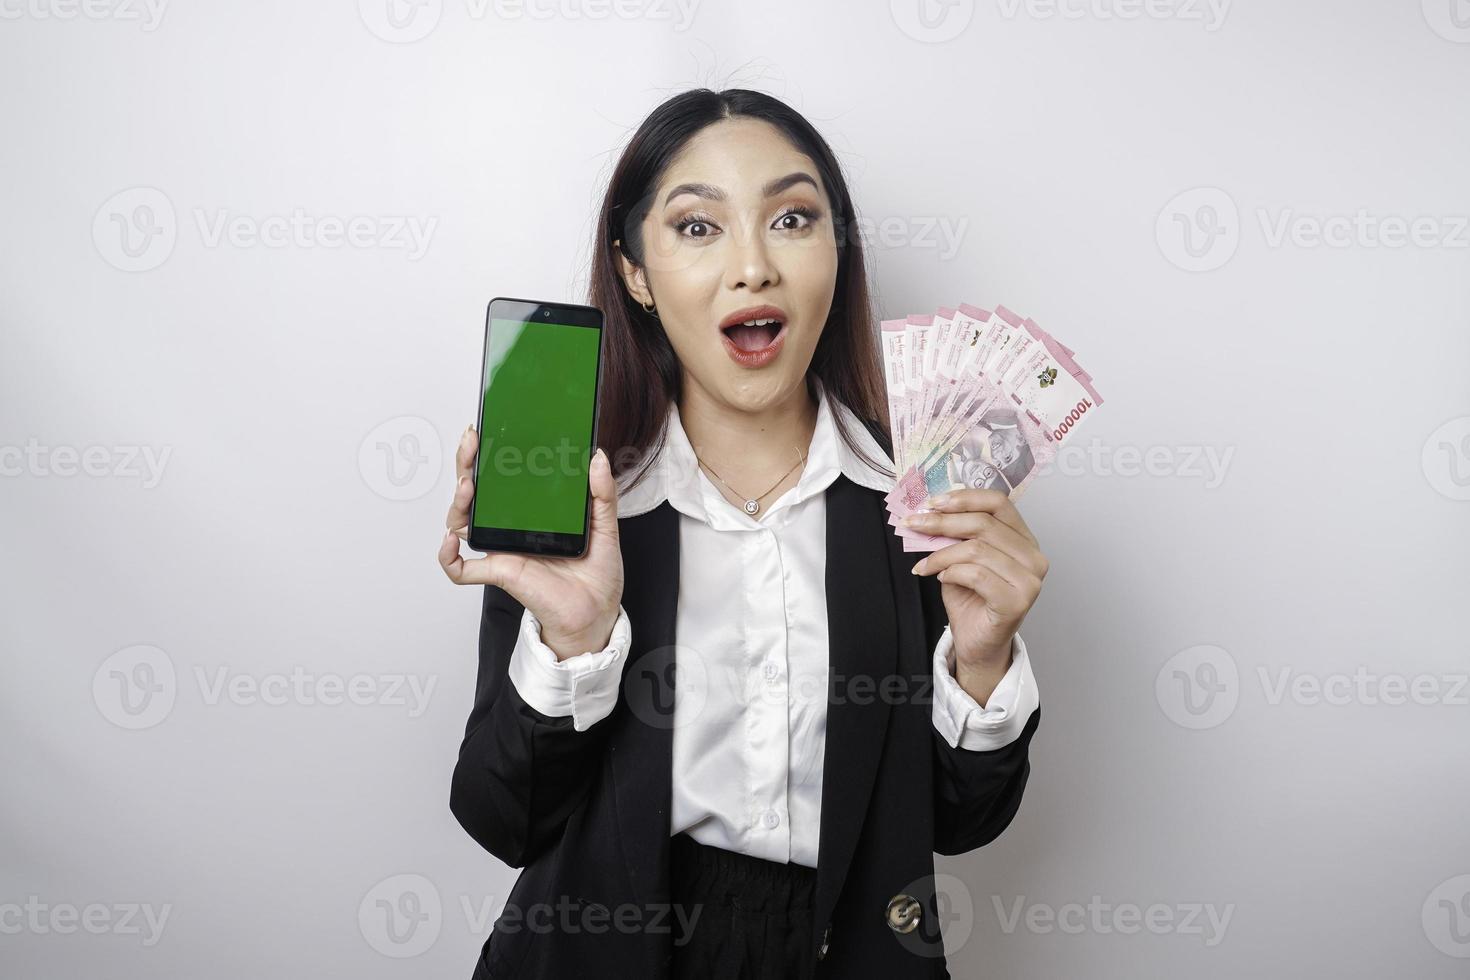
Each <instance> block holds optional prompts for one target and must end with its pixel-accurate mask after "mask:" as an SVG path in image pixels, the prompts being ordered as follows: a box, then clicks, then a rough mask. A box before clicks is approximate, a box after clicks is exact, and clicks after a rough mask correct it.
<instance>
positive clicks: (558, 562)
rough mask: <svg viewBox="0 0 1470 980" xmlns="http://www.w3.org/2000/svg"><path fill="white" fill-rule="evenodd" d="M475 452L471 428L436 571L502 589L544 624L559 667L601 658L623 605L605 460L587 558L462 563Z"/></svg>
mask: <svg viewBox="0 0 1470 980" xmlns="http://www.w3.org/2000/svg"><path fill="white" fill-rule="evenodd" d="M479 444H480V437H479V433H477V432H476V431H475V429H474V427H473V426H471V427H470V428H468V429H466V430H465V433H464V435H463V436H461V437H460V440H459V448H458V450H456V452H455V454H454V459H455V472H456V477H455V489H454V500H453V501H452V502H451V503H450V505H449V518H448V520H447V521H446V525H447V527H448V531H447V532H446V533H445V535H444V540H443V541H442V542H440V544H439V564H440V565H441V566H443V568H444V574H446V575H448V576H449V578H450V579H451V580H452V581H454V582H455V583H457V584H459V585H495V586H499V587H500V588H502V589H504V590H505V591H506V592H508V593H509V594H510V595H511V596H512V597H514V598H515V599H516V601H517V602H519V603H520V604H521V605H522V606H524V607H525V608H527V609H529V610H531V613H532V615H534V616H535V617H536V618H537V619H538V620H539V621H540V623H541V639H542V642H544V643H545V644H546V645H547V646H549V647H550V648H551V649H552V651H553V652H555V653H556V656H557V658H558V659H560V660H565V659H567V658H568V657H572V656H576V655H577V654H579V653H585V652H587V651H592V650H601V649H602V648H603V647H605V646H607V644H608V642H609V640H610V639H611V637H612V630H613V626H614V625H615V624H616V623H617V620H618V606H619V605H620V604H621V602H622V600H623V552H622V549H621V547H620V546H619V543H618V485H617V482H616V481H615V480H614V479H613V475H612V466H611V465H610V464H609V462H608V459H607V454H606V453H604V452H603V451H602V450H601V449H599V450H598V451H597V452H596V453H595V454H594V455H593V457H592V463H591V466H590V468H589V473H588V477H589V483H590V486H591V490H592V515H591V527H590V528H589V530H588V539H587V553H586V554H584V555H583V556H582V557H581V558H539V557H537V556H535V555H522V554H517V553H515V552H509V551H492V552H488V553H486V555H485V557H484V558H471V559H469V560H465V559H464V558H462V557H460V554H459V543H460V541H462V540H463V541H468V540H469V524H470V500H471V498H472V497H473V496H474V484H473V482H472V479H471V474H472V473H473V472H474V466H475V457H476V455H477V453H478V448H479Z"/></svg>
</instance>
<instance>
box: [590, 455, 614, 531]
mask: <svg viewBox="0 0 1470 980" xmlns="http://www.w3.org/2000/svg"><path fill="white" fill-rule="evenodd" d="M587 488H588V489H589V490H590V491H591V492H592V527H591V531H590V533H591V535H592V537H591V539H590V540H589V541H588V542H587V550H588V553H589V556H590V553H591V551H592V549H593V548H597V549H599V550H601V549H602V548H606V547H611V548H617V547H618V482H617V480H616V479H615V478H614V477H613V474H612V463H611V461H610V460H608V458H607V453H605V452H603V451H602V450H601V449H598V450H597V451H596V452H594V453H593V454H592V462H591V464H590V465H589V466H588V468H587Z"/></svg>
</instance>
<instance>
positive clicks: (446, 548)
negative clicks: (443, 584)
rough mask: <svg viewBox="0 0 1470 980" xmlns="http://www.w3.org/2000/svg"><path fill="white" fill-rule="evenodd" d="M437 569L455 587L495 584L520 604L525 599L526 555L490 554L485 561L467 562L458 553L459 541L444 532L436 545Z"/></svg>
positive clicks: (448, 532) (452, 533)
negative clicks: (438, 567) (523, 579)
mask: <svg viewBox="0 0 1470 980" xmlns="http://www.w3.org/2000/svg"><path fill="white" fill-rule="evenodd" d="M439 566H440V567H441V568H443V569H444V574H445V575H447V576H449V580H450V581H451V582H453V583H454V584H456V585H494V586H496V587H498V588H502V589H505V591H506V592H509V593H510V594H511V596H512V597H513V598H515V599H516V600H517V601H519V602H521V603H522V604H523V605H524V603H525V599H524V597H523V596H522V595H521V594H518V593H521V592H523V591H524V589H523V587H522V585H521V581H520V580H521V579H522V578H523V577H525V573H526V570H527V569H526V566H527V561H526V556H525V555H517V554H512V553H510V552H492V553H491V554H488V555H486V556H485V557H484V558H469V559H466V558H464V557H463V556H461V555H460V553H459V538H458V536H456V535H455V533H454V532H453V531H445V532H444V537H443V538H442V539H441V540H440V542H439Z"/></svg>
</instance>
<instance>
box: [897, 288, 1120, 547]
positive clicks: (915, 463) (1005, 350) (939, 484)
mask: <svg viewBox="0 0 1470 980" xmlns="http://www.w3.org/2000/svg"><path fill="white" fill-rule="evenodd" d="M882 326H883V330H882V334H881V337H882V342H883V370H884V374H885V376H886V379H887V382H888V417H889V427H890V431H891V432H892V433H893V462H894V466H895V472H896V473H897V475H898V484H897V486H895V487H894V489H893V492H892V493H890V494H889V495H888V498H887V499H888V523H890V524H892V525H894V527H895V529H896V531H897V533H898V534H899V535H900V536H902V538H903V548H904V550H905V551H934V550H936V549H938V548H942V547H944V546H945V545H950V544H954V543H955V542H956V540H957V539H955V538H948V537H942V536H937V535H931V534H924V533H922V532H920V531H915V530H913V529H911V528H906V527H899V526H898V522H899V520H901V519H902V518H903V517H904V516H906V515H908V514H911V513H913V512H914V511H916V510H923V509H924V508H926V507H927V506H928V500H929V498H930V497H932V496H934V495H936V494H940V493H944V492H945V491H947V490H955V489H960V488H964V487H984V488H989V489H993V490H1001V491H1003V492H1005V493H1006V494H1007V495H1008V496H1010V498H1011V499H1012V500H1014V499H1015V498H1016V497H1018V496H1019V495H1020V494H1021V493H1022V492H1024V491H1025V489H1026V488H1027V487H1028V486H1029V485H1030V483H1031V480H1032V479H1033V478H1034V477H1035V476H1036V474H1037V473H1038V472H1039V471H1040V470H1041V469H1042V468H1043V467H1045V466H1046V464H1047V463H1049V462H1050V461H1051V460H1052V459H1053V458H1054V457H1055V456H1056V454H1057V451H1058V450H1059V449H1060V448H1061V447H1062V446H1063V445H1065V444H1066V442H1067V440H1068V439H1069V438H1070V437H1071V436H1072V434H1073V433H1074V432H1075V431H1076V430H1077V427H1078V426H1079V425H1080V424H1082V422H1083V421H1084V420H1085V419H1087V418H1088V417H1089V416H1091V415H1092V412H1093V409H1095V408H1097V407H1098V406H1099V405H1101V404H1102V402H1103V400H1102V396H1101V395H1099V394H1098V393H1097V389H1096V388H1094V387H1093V386H1092V376H1091V375H1090V374H1088V373H1087V372H1086V371H1084V370H1082V368H1081V367H1079V366H1078V365H1077V362H1076V360H1074V358H1073V351H1072V349H1071V348H1070V347H1067V346H1066V345H1065V344H1063V343H1061V342H1060V341H1058V340H1057V339H1056V338H1055V337H1053V336H1052V335H1051V334H1049V333H1047V332H1046V331H1045V330H1043V329H1041V327H1039V326H1037V325H1036V323H1035V322H1033V321H1032V320H1030V319H1027V318H1025V317H1022V316H1018V315H1017V314H1015V313H1013V312H1011V311H1010V310H1008V309H1006V308H1005V307H1003V306H999V307H996V309H995V310H994V311H993V312H992V311H989V310H982V309H980V308H979V307H977V306H971V305H969V304H968V303H961V304H960V305H959V306H958V307H957V308H955V309H948V308H944V307H941V308H940V309H939V311H938V312H937V313H932V314H922V315H914V316H908V317H905V318H904V319H901V320H884V321H883V324H882Z"/></svg>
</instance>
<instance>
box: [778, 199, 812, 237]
mask: <svg viewBox="0 0 1470 980" xmlns="http://www.w3.org/2000/svg"><path fill="white" fill-rule="evenodd" d="M817 217H818V214H817V212H816V211H815V210H814V209H812V208H809V207H807V206H806V205H805V204H793V205H792V206H791V207H789V208H787V209H786V210H785V211H782V212H781V213H780V214H779V215H777V216H776V224H775V225H773V226H772V227H777V226H779V227H780V228H781V229H782V230H783V231H804V230H805V229H807V228H809V227H811V223H812V222H813V221H816V220H817ZM788 219H796V220H794V221H793V220H788Z"/></svg>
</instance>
